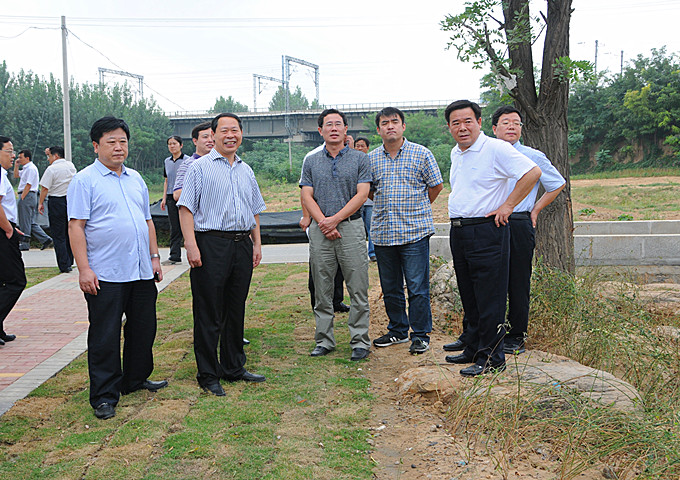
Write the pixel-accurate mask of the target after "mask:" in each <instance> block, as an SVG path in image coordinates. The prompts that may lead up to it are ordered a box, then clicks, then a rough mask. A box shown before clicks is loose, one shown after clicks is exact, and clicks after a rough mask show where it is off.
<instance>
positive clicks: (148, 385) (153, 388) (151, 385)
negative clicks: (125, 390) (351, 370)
mask: <svg viewBox="0 0 680 480" xmlns="http://www.w3.org/2000/svg"><path fill="white" fill-rule="evenodd" d="M167 386H168V381H167V380H161V381H160V382H154V381H153V380H144V383H142V388H143V389H145V390H148V391H150V392H157V391H158V390H160V389H161V388H165V387H167Z"/></svg>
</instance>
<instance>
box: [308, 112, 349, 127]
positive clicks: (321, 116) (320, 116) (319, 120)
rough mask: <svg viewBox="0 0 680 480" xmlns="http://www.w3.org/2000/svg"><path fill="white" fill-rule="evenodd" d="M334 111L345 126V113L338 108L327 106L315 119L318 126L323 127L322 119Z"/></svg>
mask: <svg viewBox="0 0 680 480" xmlns="http://www.w3.org/2000/svg"><path fill="white" fill-rule="evenodd" d="M334 113H336V114H338V115H340V117H341V118H342V122H343V123H344V124H345V126H347V115H345V114H344V113H342V112H341V111H340V110H337V109H335V108H327V109H326V110H324V111H323V112H321V114H320V115H319V118H318V119H317V121H316V122H317V123H318V124H319V128H321V127H323V121H324V120H325V118H326V117H327V116H328V115H332V114H334Z"/></svg>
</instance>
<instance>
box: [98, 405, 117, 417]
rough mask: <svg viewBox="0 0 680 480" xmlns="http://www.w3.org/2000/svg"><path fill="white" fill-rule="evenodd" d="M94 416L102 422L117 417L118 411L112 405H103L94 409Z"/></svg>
mask: <svg viewBox="0 0 680 480" xmlns="http://www.w3.org/2000/svg"><path fill="white" fill-rule="evenodd" d="M94 416H95V417H97V418H99V419H100V420H107V419H109V418H111V417H115V416H116V409H115V408H114V406H113V405H111V404H110V403H102V404H101V405H97V408H95V409H94Z"/></svg>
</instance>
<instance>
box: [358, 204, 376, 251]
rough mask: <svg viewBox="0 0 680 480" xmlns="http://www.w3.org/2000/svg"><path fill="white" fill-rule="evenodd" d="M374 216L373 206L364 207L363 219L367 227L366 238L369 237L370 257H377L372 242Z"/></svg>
mask: <svg viewBox="0 0 680 480" xmlns="http://www.w3.org/2000/svg"><path fill="white" fill-rule="evenodd" d="M372 216H373V205H364V208H362V209H361V219H362V220H363V221H364V227H366V237H368V257H369V258H372V257H375V246H374V245H373V241H372V240H371V217H372Z"/></svg>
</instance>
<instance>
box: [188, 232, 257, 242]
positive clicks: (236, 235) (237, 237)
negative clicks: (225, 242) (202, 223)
mask: <svg viewBox="0 0 680 480" xmlns="http://www.w3.org/2000/svg"><path fill="white" fill-rule="evenodd" d="M196 233H203V234H205V235H210V236H213V237H220V238H227V239H229V240H233V241H235V242H240V241H241V240H245V239H246V238H248V237H250V230H236V231H233V232H224V231H222V230H206V231H205V232H196Z"/></svg>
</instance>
